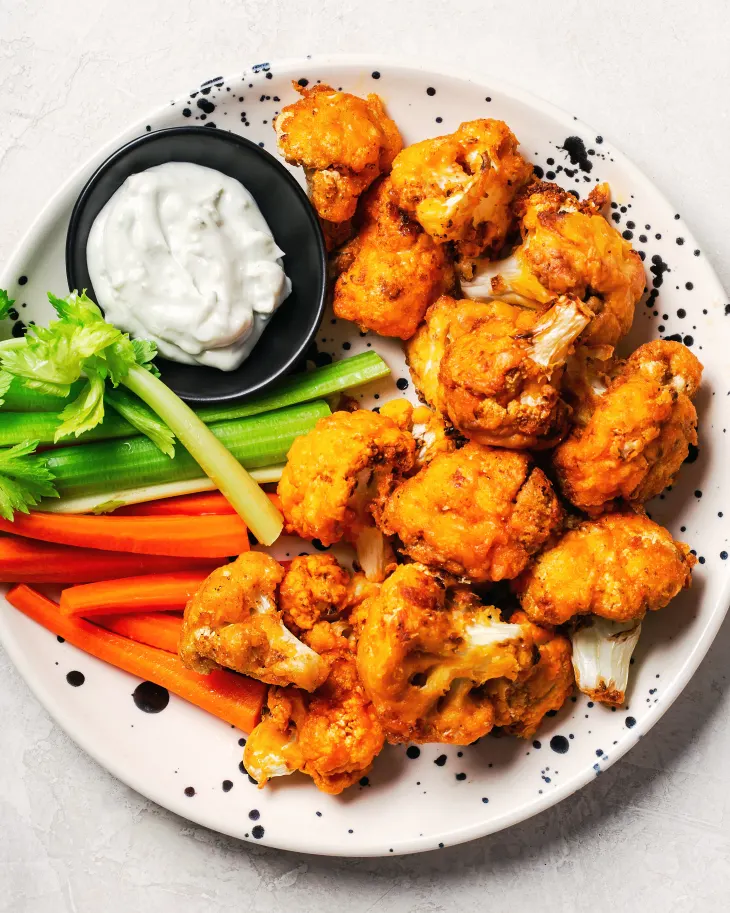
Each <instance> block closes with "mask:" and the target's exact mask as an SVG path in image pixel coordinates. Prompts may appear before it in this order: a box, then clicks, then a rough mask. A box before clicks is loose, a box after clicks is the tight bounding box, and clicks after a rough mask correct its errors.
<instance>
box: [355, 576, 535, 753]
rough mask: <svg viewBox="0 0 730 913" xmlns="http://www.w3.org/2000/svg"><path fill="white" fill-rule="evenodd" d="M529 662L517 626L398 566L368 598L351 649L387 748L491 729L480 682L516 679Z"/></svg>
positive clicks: (469, 736)
mask: <svg viewBox="0 0 730 913" xmlns="http://www.w3.org/2000/svg"><path fill="white" fill-rule="evenodd" d="M531 661H532V644H531V642H530V641H529V639H528V638H526V637H525V634H524V631H523V629H522V628H521V627H520V626H519V625H512V624H505V623H504V622H503V621H502V620H501V617H500V614H499V611H498V610H497V609H495V608H494V607H492V606H483V605H481V603H480V602H479V600H478V599H477V597H476V596H475V595H474V594H473V593H472V592H471V590H469V589H468V588H466V587H456V588H451V589H447V588H446V587H445V586H444V584H443V583H442V582H441V581H440V580H438V579H437V578H436V577H434V576H433V575H432V574H431V573H429V572H428V571H427V569H426V568H425V567H423V566H421V565H417V564H405V565H400V567H398V568H397V569H396V571H395V572H394V573H393V574H392V575H391V576H390V577H389V578H388V579H387V580H386V581H385V583H384V584H383V585H382V587H381V590H380V595H379V596H377V597H375V598H374V599H372V600H370V602H369V611H368V618H367V622H366V623H365V627H364V628H363V631H362V634H361V636H360V642H359V645H358V651H357V667H358V671H359V673H360V679H361V681H362V683H363V685H364V687H365V691H366V692H367V694H368V696H369V697H370V699H371V700H372V702H373V704H374V705H375V709H376V711H377V714H378V718H379V719H380V722H381V724H382V726H383V729H384V730H385V735H386V738H387V740H388V741H389V742H405V741H416V742H450V743H452V744H456V745H468V744H469V743H471V742H474V741H475V740H476V739H478V738H480V737H481V736H483V735H485V734H486V733H487V732H489V730H490V729H491V728H492V726H493V725H494V710H493V707H492V704H491V701H490V700H489V698H488V697H487V695H486V691H485V689H484V688H483V687H482V686H483V685H484V683H485V682H487V681H488V680H490V679H493V678H500V677H503V676H504V677H507V678H511V679H515V678H516V677H517V676H518V675H519V674H520V672H521V671H522V669H524V668H525V667H528V666H529V665H530V664H531Z"/></svg>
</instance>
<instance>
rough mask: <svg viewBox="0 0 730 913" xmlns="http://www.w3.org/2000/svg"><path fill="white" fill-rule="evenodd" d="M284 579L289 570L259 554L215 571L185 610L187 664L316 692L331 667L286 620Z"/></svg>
mask: <svg viewBox="0 0 730 913" xmlns="http://www.w3.org/2000/svg"><path fill="white" fill-rule="evenodd" d="M283 577H284V568H283V567H282V566H281V565H280V564H279V563H278V562H277V561H274V559H273V558H271V557H270V556H269V555H265V554H262V553H260V552H244V554H243V555H241V556H240V557H239V558H238V559H237V560H236V561H234V562H233V563H232V564H227V565H225V566H224V567H220V568H217V569H216V570H215V571H213V572H212V574H210V576H209V577H208V578H207V579H206V580H205V581H204V583H203V584H202V586H201V587H200V589H199V590H198V592H197V593H196V594H195V595H194V596H193V598H192V599H191V600H190V601H189V602H188V604H187V606H186V607H185V615H184V617H183V626H182V633H181V637H180V647H179V653H180V659H181V660H182V662H183V664H184V665H185V666H187V667H188V668H189V669H193V670H194V671H196V672H203V673H207V672H211V671H212V670H213V669H217V668H219V667H220V666H225V667H226V668H228V669H233V670H235V671H236V672H241V673H243V674H244V675H250V676H252V677H253V678H256V679H258V680H259V681H262V682H267V683H268V684H270V685H289V684H295V685H297V686H299V687H301V688H305V689H306V690H308V691H311V690H314V689H315V688H317V687H318V686H319V685H320V684H321V683H322V682H323V681H324V679H325V678H326V676H327V667H326V664H325V663H323V662H322V660H321V659H320V658H319V656H318V655H317V654H316V653H315V652H314V651H313V650H312V649H310V648H309V647H307V646H306V645H305V644H303V643H302V642H301V641H299V640H297V638H296V637H295V636H294V635H293V634H292V633H291V632H290V631H289V630H288V629H287V628H286V627H285V626H284V624H283V622H282V619H281V614H280V612H279V610H278V608H277V588H278V586H279V584H280V583H281V581H282V579H283Z"/></svg>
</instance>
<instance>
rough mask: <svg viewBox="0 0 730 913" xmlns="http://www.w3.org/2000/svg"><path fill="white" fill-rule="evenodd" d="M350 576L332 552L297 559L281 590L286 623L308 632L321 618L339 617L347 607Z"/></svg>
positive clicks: (281, 605) (296, 629) (292, 628)
mask: <svg viewBox="0 0 730 913" xmlns="http://www.w3.org/2000/svg"><path fill="white" fill-rule="evenodd" d="M349 586H350V575H349V574H348V572H347V571H346V570H345V568H343V567H341V566H340V565H339V564H338V562H337V559H336V558H334V556H332V555H300V556H299V557H298V558H294V560H293V561H292V563H291V565H290V566H289V569H288V571H287V572H286V576H285V577H284V579H283V580H282V583H281V587H280V589H279V606H280V608H281V610H282V613H283V617H284V624H285V625H286V626H287V628H289V630H291V631H295V632H296V631H308V630H310V629H311V628H313V627H314V625H315V624H316V623H317V622H318V621H332V620H333V619H335V618H338V617H339V616H340V615H341V614H342V612H343V611H344V610H345V607H346V606H347V601H348V596H349Z"/></svg>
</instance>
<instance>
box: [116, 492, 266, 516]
mask: <svg viewBox="0 0 730 913" xmlns="http://www.w3.org/2000/svg"><path fill="white" fill-rule="evenodd" d="M269 499H270V500H271V502H272V503H273V504H274V506H275V507H276V508H277V509H279V510H281V502H280V501H279V497H278V495H275V494H269ZM235 512H236V511H235V510H234V508H233V507H232V506H231V505H230V503H229V502H228V500H227V499H226V498H225V496H224V495H222V494H221V493H220V492H219V491H205V492H201V493H200V494H192V495H177V496H176V497H174V498H160V499H159V500H157V501H147V502H145V503H144V504H129V505H127V506H126V507H119V508H117V510H115V511H114V516H115V517H202V516H205V515H206V514H217V515H219V514H234V513H235Z"/></svg>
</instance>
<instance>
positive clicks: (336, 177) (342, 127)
mask: <svg viewBox="0 0 730 913" xmlns="http://www.w3.org/2000/svg"><path fill="white" fill-rule="evenodd" d="M294 88H295V90H296V91H297V92H299V94H300V95H301V96H302V97H301V98H300V99H299V101H297V102H295V103H294V104H291V105H286V107H284V108H283V109H282V111H281V113H280V114H279V115H278V116H277V117H276V119H275V121H274V129H275V130H276V135H277V141H278V145H279V151H280V152H281V154H282V155H283V156H284V158H285V159H286V160H287V162H289V164H290V165H303V166H304V170H305V173H306V176H307V183H308V184H309V190H310V194H311V198H312V203H313V204H314V208H315V209H316V210H317V213H318V214H319V216H320V217H321V218H322V219H326V220H327V221H328V222H334V223H342V222H345V221H347V220H348V219H351V218H352V216H353V215H354V214H355V208H356V206H357V201H358V197H359V196H360V194H361V193H362V192H363V191H364V190H365V189H366V188H367V187H369V186H370V184H372V182H373V181H374V180H375V179H376V178H377V177H378V175H380V174H382V173H383V172H385V171H387V170H388V169H389V168H390V166H391V163H392V162H393V159H394V158H395V156H396V154H397V153H398V152H399V151H400V149H401V148H402V145H403V143H402V141H401V138H400V134H399V133H398V128H397V127H396V125H395V124H394V123H393V121H392V120H391V119H390V118H389V117H388V116H387V114H386V113H385V109H384V107H383V102H382V100H381V99H380V98H379V97H378V96H377V95H368V96H367V98H358V97H357V96H356V95H350V94H349V93H348V92H337V91H335V90H334V89H333V88H332V87H331V86H327V85H317V86H312V87H311V88H303V87H301V86H299V85H297V84H294Z"/></svg>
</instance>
